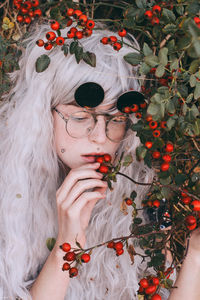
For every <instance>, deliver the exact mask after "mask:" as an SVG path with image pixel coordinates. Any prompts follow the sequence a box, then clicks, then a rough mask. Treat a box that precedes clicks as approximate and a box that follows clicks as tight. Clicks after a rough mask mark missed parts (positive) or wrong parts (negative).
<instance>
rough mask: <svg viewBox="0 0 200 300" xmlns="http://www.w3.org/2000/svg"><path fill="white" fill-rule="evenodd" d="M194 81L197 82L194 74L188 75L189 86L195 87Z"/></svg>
mask: <svg viewBox="0 0 200 300" xmlns="http://www.w3.org/2000/svg"><path fill="white" fill-rule="evenodd" d="M196 82H197V80H196V76H195V75H191V76H190V86H191V87H195V85H196Z"/></svg>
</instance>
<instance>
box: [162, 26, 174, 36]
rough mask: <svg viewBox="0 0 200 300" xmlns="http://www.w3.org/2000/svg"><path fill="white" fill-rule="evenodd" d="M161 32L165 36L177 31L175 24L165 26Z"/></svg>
mask: <svg viewBox="0 0 200 300" xmlns="http://www.w3.org/2000/svg"><path fill="white" fill-rule="evenodd" d="M162 31H163V32H164V33H166V34H171V33H174V32H176V31H177V27H176V25H175V24H167V25H165V26H164V28H163V29H162Z"/></svg>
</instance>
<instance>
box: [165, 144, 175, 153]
mask: <svg viewBox="0 0 200 300" xmlns="http://www.w3.org/2000/svg"><path fill="white" fill-rule="evenodd" d="M165 151H166V152H173V151H174V146H173V145H172V144H171V143H167V145H166V147H165Z"/></svg>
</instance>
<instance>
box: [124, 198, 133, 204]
mask: <svg viewBox="0 0 200 300" xmlns="http://www.w3.org/2000/svg"><path fill="white" fill-rule="evenodd" d="M125 202H126V204H127V205H132V204H133V200H132V199H130V198H126V199H125Z"/></svg>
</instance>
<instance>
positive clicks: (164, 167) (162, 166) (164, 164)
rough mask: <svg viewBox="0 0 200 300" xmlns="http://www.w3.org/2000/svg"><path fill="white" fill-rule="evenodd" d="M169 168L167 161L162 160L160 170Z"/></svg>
mask: <svg viewBox="0 0 200 300" xmlns="http://www.w3.org/2000/svg"><path fill="white" fill-rule="evenodd" d="M168 169H169V163H167V162H164V163H163V164H162V165H161V170H162V171H163V172H165V171H167V170H168Z"/></svg>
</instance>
